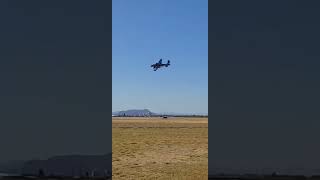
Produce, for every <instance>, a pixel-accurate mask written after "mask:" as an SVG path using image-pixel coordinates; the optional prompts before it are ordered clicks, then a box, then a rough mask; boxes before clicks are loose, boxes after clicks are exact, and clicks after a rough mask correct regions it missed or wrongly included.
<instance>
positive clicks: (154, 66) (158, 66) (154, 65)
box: [151, 59, 170, 71]
mask: <svg viewBox="0 0 320 180" xmlns="http://www.w3.org/2000/svg"><path fill="white" fill-rule="evenodd" d="M163 66H164V67H168V66H170V60H168V62H167V64H162V59H160V60H159V62H157V63H155V64H152V65H151V67H153V71H156V70H158V69H159V68H161V67H163Z"/></svg>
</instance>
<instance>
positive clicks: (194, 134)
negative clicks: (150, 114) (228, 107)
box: [112, 118, 208, 180]
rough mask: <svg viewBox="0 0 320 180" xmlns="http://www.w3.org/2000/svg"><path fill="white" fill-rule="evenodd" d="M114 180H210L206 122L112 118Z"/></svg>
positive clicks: (200, 120)
mask: <svg viewBox="0 0 320 180" xmlns="http://www.w3.org/2000/svg"><path fill="white" fill-rule="evenodd" d="M112 126H113V128H112V153H113V154H112V163H113V164H112V174H113V177H112V179H115V180H118V179H178V180H179V179H199V180H201V179H208V119H207V118H168V119H161V118H113V121H112Z"/></svg>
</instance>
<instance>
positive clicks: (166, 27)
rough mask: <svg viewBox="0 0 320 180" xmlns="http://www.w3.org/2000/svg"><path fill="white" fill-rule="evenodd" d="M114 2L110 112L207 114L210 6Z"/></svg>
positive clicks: (167, 0)
mask: <svg viewBox="0 0 320 180" xmlns="http://www.w3.org/2000/svg"><path fill="white" fill-rule="evenodd" d="M112 3H113V7H112V11H113V12H112V58H113V59H112V91H113V92H112V96H113V97H112V98H113V100H112V106H113V111H118V110H127V109H142V108H147V109H150V110H151V111H153V112H178V113H207V112H208V1H207V0H196V1H195V0H183V1H181V0H152V1H150V0H134V1H133V0H115V1H113V2H112ZM160 58H162V59H163V62H166V61H167V60H168V59H169V60H170V61H171V66H169V67H168V68H161V69H159V70H158V71H155V72H154V71H153V70H152V68H151V67H150V65H151V64H153V63H155V62H157V61H158V60H159V59H160Z"/></svg>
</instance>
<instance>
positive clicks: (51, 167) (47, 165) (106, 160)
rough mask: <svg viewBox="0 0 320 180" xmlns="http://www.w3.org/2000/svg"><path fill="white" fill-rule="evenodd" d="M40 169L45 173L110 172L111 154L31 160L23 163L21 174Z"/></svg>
mask: <svg viewBox="0 0 320 180" xmlns="http://www.w3.org/2000/svg"><path fill="white" fill-rule="evenodd" d="M40 169H42V170H43V172H44V173H45V174H46V175H55V176H85V175H86V174H87V173H88V174H89V175H91V174H92V173H93V172H94V174H95V176H105V175H106V174H111V171H112V156H111V154H106V155H66V156H55V157H52V158H49V159H47V160H31V161H28V162H26V163H25V164H24V166H23V168H22V174H31V175H38V173H39V170H40Z"/></svg>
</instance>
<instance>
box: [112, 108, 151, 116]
mask: <svg viewBox="0 0 320 180" xmlns="http://www.w3.org/2000/svg"><path fill="white" fill-rule="evenodd" d="M112 115H115V116H124V115H125V116H154V115H157V113H154V112H151V111H150V110H149V109H131V110H126V111H117V112H113V113H112Z"/></svg>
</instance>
